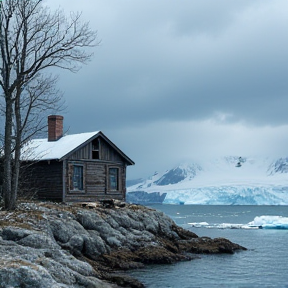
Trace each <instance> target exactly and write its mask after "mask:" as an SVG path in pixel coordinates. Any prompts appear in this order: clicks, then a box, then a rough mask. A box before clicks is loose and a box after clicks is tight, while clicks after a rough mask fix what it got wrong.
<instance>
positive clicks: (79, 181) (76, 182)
mask: <svg viewBox="0 0 288 288" xmlns="http://www.w3.org/2000/svg"><path fill="white" fill-rule="evenodd" d="M73 189H75V190H83V166H77V165H75V166H74V169H73Z"/></svg>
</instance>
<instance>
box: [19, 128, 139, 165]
mask: <svg viewBox="0 0 288 288" xmlns="http://www.w3.org/2000/svg"><path fill="white" fill-rule="evenodd" d="M98 136H101V137H102V138H104V139H105V140H106V141H107V142H108V143H109V144H110V145H111V146H112V147H113V148H114V149H115V150H116V151H117V152H118V153H119V154H120V155H121V156H122V157H123V158H124V159H125V160H126V161H127V162H128V164H129V165H134V164H135V163H134V162H133V161H132V160H131V159H130V158H129V157H128V156H126V155H125V154H124V153H123V152H122V151H121V150H120V149H119V148H118V147H117V146H116V145H115V144H113V143H112V142H111V141H110V140H109V139H108V138H107V137H106V136H105V135H104V134H103V133H102V132H101V131H95V132H89V133H80V134H73V135H66V136H63V137H61V138H60V139H59V140H57V141H48V139H47V138H46V139H33V140H31V141H29V142H28V143H27V144H26V145H25V146H24V147H23V149H22V157H21V158H22V159H21V160H22V161H41V160H60V161H61V160H64V159H65V158H66V157H68V155H70V154H72V153H73V152H74V151H75V150H77V149H79V148H81V147H83V146H85V145H86V144H87V143H89V142H90V141H92V140H94V139H95V138H97V137H98Z"/></svg>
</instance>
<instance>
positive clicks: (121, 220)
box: [0, 202, 245, 288]
mask: <svg viewBox="0 0 288 288" xmlns="http://www.w3.org/2000/svg"><path fill="white" fill-rule="evenodd" d="M106 204H107V205H104V206H106V207H104V206H103V203H102V204H100V203H89V204H88V203H86V204H85V203H78V204H71V205H68V204H67V205H64V204H54V203H45V202H43V203H39V202H32V203H21V204H19V205H18V208H17V210H16V211H13V212H7V211H0V255H1V256H0V287H1V288H8V287H15V288H18V287H19V288H20V287H21V288H69V287H74V288H84V287H85V288H108V287H144V286H143V285H142V284H141V283H140V282H138V281H137V280H136V279H133V278H131V277H129V276H127V275H125V273H124V272H123V271H124V270H128V269H134V268H139V267H143V265H146V264H152V263H153V264H154V263H159V264H169V263H174V262H177V261H187V260H192V259H195V258H198V257H199V256H197V255H199V254H203V253H205V254H211V253H230V254H232V253H234V252H235V251H237V250H245V248H244V247H242V246H239V245H237V244H235V243H232V242H230V241H229V240H227V239H224V238H217V239H211V238H208V237H198V236H197V235H196V234H194V233H193V232H191V231H188V230H184V229H183V228H181V227H179V226H177V225H176V224H175V223H174V222H173V221H172V220H171V219H170V218H169V217H168V216H166V215H165V214H164V213H162V212H159V211H156V210H153V209H150V208H147V207H144V206H139V205H132V204H131V205H129V204H125V203H121V202H113V203H112V205H111V203H106Z"/></svg>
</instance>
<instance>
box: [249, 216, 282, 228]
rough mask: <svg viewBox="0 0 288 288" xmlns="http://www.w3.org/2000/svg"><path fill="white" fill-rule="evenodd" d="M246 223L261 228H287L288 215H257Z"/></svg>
mask: <svg viewBox="0 0 288 288" xmlns="http://www.w3.org/2000/svg"><path fill="white" fill-rule="evenodd" d="M248 225H250V226H258V227H259V228H262V229H288V217H282V216H257V217H255V218H254V220H253V221H251V222H249V223H248Z"/></svg>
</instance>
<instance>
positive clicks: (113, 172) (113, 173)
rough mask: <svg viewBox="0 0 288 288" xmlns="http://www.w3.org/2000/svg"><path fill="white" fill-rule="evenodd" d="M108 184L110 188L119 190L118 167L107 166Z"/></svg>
mask: <svg viewBox="0 0 288 288" xmlns="http://www.w3.org/2000/svg"><path fill="white" fill-rule="evenodd" d="M109 186H110V190H119V169H118V168H109Z"/></svg>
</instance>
